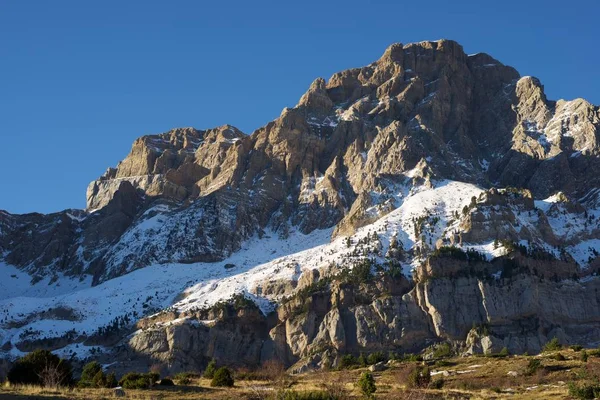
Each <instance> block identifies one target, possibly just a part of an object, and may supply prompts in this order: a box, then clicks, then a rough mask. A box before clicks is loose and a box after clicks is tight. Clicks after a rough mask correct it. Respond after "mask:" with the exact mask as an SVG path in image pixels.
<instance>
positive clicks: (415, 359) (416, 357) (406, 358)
mask: <svg viewBox="0 0 600 400" xmlns="http://www.w3.org/2000/svg"><path fill="white" fill-rule="evenodd" d="M402 361H409V362H420V361H423V357H422V356H420V355H418V354H412V353H407V354H405V355H404V356H402Z"/></svg>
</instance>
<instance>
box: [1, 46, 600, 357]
mask: <svg viewBox="0 0 600 400" xmlns="http://www.w3.org/2000/svg"><path fill="white" fill-rule="evenodd" d="M599 127H600V110H599V108H598V107H596V106H593V105H591V104H589V103H587V102H586V101H585V100H581V99H577V100H573V101H563V100H559V101H556V102H555V101H550V100H548V99H546V96H545V95H544V91H543V86H542V85H541V83H540V82H539V81H538V80H537V79H536V78H532V77H520V76H519V74H518V73H517V71H515V70H514V69H513V68H511V67H508V66H504V65H503V64H501V63H500V62H499V61H497V60H495V59H493V58H492V57H491V56H489V55H486V54H481V53H480V54H475V55H467V54H465V53H464V51H463V49H462V47H461V46H460V45H459V44H458V43H456V42H453V41H448V40H441V41H437V42H420V43H414V44H408V45H401V44H394V45H392V46H390V47H389V48H388V49H387V50H386V51H385V53H384V54H383V56H382V57H381V58H380V59H379V60H377V61H376V62H374V63H372V64H369V65H367V66H365V67H362V68H356V69H351V70H346V71H342V72H340V73H336V74H334V75H333V76H332V77H331V78H330V79H329V80H328V81H325V80H324V79H321V78H319V79H317V80H315V81H314V82H313V84H312V85H311V86H310V88H309V89H308V91H307V92H306V93H305V94H304V95H303V96H302V98H301V99H300V101H299V103H298V105H297V106H296V107H294V108H292V109H288V108H286V109H284V110H283V112H282V114H281V116H280V117H279V118H277V119H276V120H274V121H272V122H270V123H268V124H267V125H265V126H264V127H262V128H259V129H258V130H256V131H255V132H254V133H252V134H251V135H245V134H243V133H242V132H240V131H239V130H237V129H236V128H234V127H232V126H228V125H227V126H223V127H219V128H215V129H209V130H204V131H201V130H196V129H193V128H182V129H174V130H172V131H170V132H167V133H163V134H159V135H149V136H144V137H142V138H140V139H137V140H136V141H135V142H134V144H133V147H132V149H131V152H130V153H129V155H128V156H127V157H126V158H125V159H124V160H123V161H122V162H121V163H119V165H118V166H117V167H116V168H109V169H108V170H107V172H106V173H105V174H104V175H103V176H102V177H100V178H99V179H98V180H96V181H93V182H92V183H91V184H90V186H89V187H88V191H87V204H88V209H87V210H85V211H83V210H66V211H64V212H61V213H56V214H50V215H40V214H27V215H11V214H8V213H5V212H1V213H0V255H1V258H0V260H1V261H2V262H3V263H4V264H3V266H2V270H3V271H4V272H3V274H5V276H6V277H5V279H4V280H3V285H5V288H6V291H5V293H6V295H4V298H2V299H1V300H0V302H1V303H0V304H2V306H1V307H0V308H1V309H3V310H4V319H3V320H2V325H1V326H0V329H1V331H0V334H1V336H2V337H1V341H2V344H4V346H3V347H2V349H3V351H4V352H5V354H6V355H7V356H16V355H19V354H22V352H23V351H28V349H31V348H33V347H36V346H47V347H50V348H52V349H62V350H61V351H63V352H65V351H67V352H68V351H75V350H76V352H78V353H79V355H80V356H86V355H87V354H88V353H87V352H89V351H90V349H92V348H94V349H96V347H97V346H101V347H102V349H103V352H104V353H108V354H112V356H114V355H115V354H117V355H121V356H122V357H124V358H127V357H128V358H130V359H136V357H137V358H140V357H141V358H143V357H150V358H153V359H158V360H160V361H162V362H164V363H166V364H168V365H169V366H171V367H173V368H175V369H177V368H179V369H181V368H185V366H186V365H196V366H197V367H198V368H199V367H201V366H202V364H203V363H204V362H205V360H206V359H208V358H210V357H217V358H221V359H223V360H224V361H226V362H235V361H236V360H239V359H242V360H244V362H248V363H258V362H261V361H264V360H265V359H268V358H271V357H277V358H280V359H282V360H284V362H285V363H286V364H288V365H292V364H294V363H300V364H296V365H297V366H296V367H297V368H304V367H305V366H307V365H311V366H313V367H314V366H317V365H324V364H323V363H325V362H327V363H330V362H337V361H336V360H339V356H340V355H341V354H343V353H344V352H356V351H361V350H362V349H367V350H382V349H388V350H389V348H391V347H394V346H396V347H397V346H400V347H403V348H414V349H419V348H423V347H425V346H426V345H427V344H428V343H431V342H434V341H437V340H451V341H453V343H454V345H455V346H458V347H461V348H462V349H463V351H482V349H483V350H486V349H488V350H489V349H491V348H495V346H496V347H497V346H499V345H502V346H504V345H506V346H508V347H509V348H511V349H512V350H515V351H517V350H518V351H525V350H527V351H536V350H539V348H540V347H541V345H542V344H543V342H544V340H546V339H547V338H548V337H549V336H550V335H559V336H561V338H562V339H563V340H564V341H571V342H576V341H578V342H586V343H587V342H590V340H592V335H591V334H590V332H595V331H596V330H597V329H598V321H600V319H599V318H600V312H599V311H598V308H597V307H596V308H594V307H595V305H597V301H598V300H597V294H596V293H595V288H596V286H597V285H598V282H597V281H596V278H595V275H596V271H597V269H598V264H599V262H598V261H597V260H596V256H597V254H598V243H600V242H599V240H600V230H599V225H598V216H599V211H598V207H599V205H598V193H600V191H599V190H598V188H599V182H598V181H597V179H598V178H597V174H596V173H595V171H597V167H598V164H597V163H598V160H599V150H600V148H599V146H598V140H597V135H598V129H599ZM497 188H506V189H497ZM365 265H366V266H367V267H368V272H369V273H366V275H364V274H363V275H361V276H362V277H363V278H364V279H363V280H364V282H362V283H363V285H361V284H359V282H357V281H356V279H358V278H357V277H356V276H355V274H358V273H359V272H360V271H363V272H364V271H365V270H364V268H365ZM354 270H355V271H358V272H349V271H354ZM371 274H375V276H379V277H381V283H380V284H379V285H378V284H376V283H375V282H373V281H371V279H372V277H371ZM12 275H14V276H15V277H14V278H13V277H12ZM29 276H31V277H32V281H31V285H29V284H24V283H23V281H24V280H28V279H29ZM515 277H519V280H520V282H521V283H520V284H519V287H521V288H522V290H521V291H520V292H518V293H516V292H515V290H518V288H517V289H515V287H514V286H513V285H511V282H513V281H514V280H515ZM11 280H13V281H15V282H17V281H18V285H17V286H13V285H11V283H10V282H11ZM375 281H377V280H375ZM319 282H321V283H319ZM523 282H527V283H526V284H525V283H523ZM90 284H91V285H93V286H90ZM534 287H535V288H536V289H535V290H536V292H535V293H538V295H539V296H540V297H538V298H537V299H536V301H533V302H532V301H530V300H531V298H530V297H528V296H529V294H528V292H527V291H528V290H534V289H533V288H534ZM344 290H346V292H347V295H348V296H349V297H346V298H345V299H346V300H343V299H342V297H343V296H342V297H340V296H341V293H344ZM307 293H308V294H307ZM553 293H559V294H560V295H558V297H557V298H553ZM240 294H241V295H242V297H239V296H238V295H240ZM463 294H464V296H463ZM232 296H233V302H232V303H231V304H230V305H223V304H222V303H220V302H222V301H227V300H228V299H232ZM307 296H308V297H307ZM314 296H317V297H318V299H317V298H315V297H314ZM319 296H320V297H319ZM386 296H388V297H389V299H388V300H385V299H386V298H388V297H386ZM241 298H246V299H249V300H251V301H252V302H251V303H246V302H244V301H242V300H240V299H241ZM585 298H587V300H588V302H587V303H586V302H585V301H583V299H585ZM490 299H494V300H493V303H489V302H490V301H491V300H490ZM519 299H520V300H519ZM303 301H307V302H308V303H303V305H302V304H299V302H300V303H302V302H303ZM515 301H521V302H522V303H521V304H523V303H526V304H530V305H531V308H530V309H528V310H529V311H528V312H527V313H524V312H522V310H520V309H519V307H515V304H514V302H515ZM240 302H241V303H240ZM561 302H562V303H561ZM569 302H571V303H569ZM252 304H256V305H258V308H257V309H253V305H252ZM444 304H456V305H458V306H457V307H453V308H452V309H449V308H448V307H447V306H445V305H444ZM546 304H548V306H547V307H550V309H552V310H553V312H552V313H548V312H546V311H548V310H545V307H546ZM552 304H554V305H552ZM223 307H224V308H223ZM228 307H229V308H228ZM231 307H234V308H233V309H232V308H231ZM298 307H300V309H303V310H304V311H305V313H304V314H303V315H297V314H296V311H290V310H295V309H296V308H298ZM571 307H577V309H578V310H579V311H580V313H579V314H578V313H575V314H574V315H575V316H574V317H570V316H569V315H570V313H571V314H572V313H573V312H572V310H571V309H570V308H571ZM524 309H527V307H524ZM160 310H166V311H163V312H160V313H158V314H156V315H154V316H151V317H150V318H142V317H145V316H150V315H153V314H154V313H157V312H159V311H160ZM244 310H245V311H244ZM274 310H276V313H273V311H274ZM373 313H375V314H373ZM536 313H537V314H538V315H539V316H538V317H537V319H535V318H533V317H532V315H534V314H536ZM274 315H276V317H275V316H274ZM378 320H381V321H382V322H381V324H379V325H378V323H375V322H373V321H378ZM136 321H137V322H136ZM136 323H137V327H138V328H140V327H143V329H142V328H140V329H141V330H136V328H135V326H134V324H136ZM170 324H171V325H170ZM372 324H374V325H373V326H371V325H372ZM483 324H485V325H492V326H494V325H495V326H496V331H495V332H492V333H495V334H496V336H494V335H493V334H492V335H490V337H489V338H487V339H484V338H481V337H479V336H477V335H478V333H477V332H478V331H477V330H475V331H473V330H472V329H471V328H472V327H473V326H474V325H483ZM247 326H251V327H252V329H251V331H255V332H256V336H252V335H250V336H248V334H247V332H246V331H245V330H244V327H247ZM368 326H371V328H368ZM369 329H373V330H372V331H369ZM168 332H170V333H168ZM174 332H175V333H174ZM176 332H179V333H177V335H181V338H179V339H173V335H175V334H176ZM181 332H184V333H181ZM167 333H168V334H167ZM488 333H489V331H488ZM130 334H131V335H133V336H128V335H130ZM218 334H221V335H223V334H225V335H226V336H227V338H229V339H228V340H229V342H227V343H229V344H225V343H222V342H219V340H221V339H219V338H217V336H218ZM164 335H167V336H166V337H165V336H164ZM190 335H192V336H193V338H194V339H193V341H194V343H196V345H197V346H200V347H197V348H194V349H193V352H192V353H191V354H194V355H193V356H191V358H190V355H189V354H190V351H191V350H190V349H188V350H189V351H180V349H179V347H178V346H181V345H183V343H187V342H189V341H190V340H192V339H191V337H192V336H190ZM156 340H159V341H161V342H160V343H162V344H160V345H159V344H157V343H155V341H156ZM73 343H79V344H80V345H77V344H73ZM153 343H154V344H153ZM208 343H211V344H210V345H209V344H208ZM234 343H235V345H233V344H234ZM230 345H231V348H229V350H224V348H228V346H230ZM223 346H224V347H223ZM242 347H244V348H245V349H246V350H243V351H244V352H246V351H249V352H250V353H244V356H243V357H241V358H238V357H240V354H239V353H238V352H237V351H242ZM317 348H326V349H327V352H326V353H325V354H326V357H325V356H323V358H318V357H317V358H315V357H316V356H315V352H317V353H318V351H316V350H315V349H317ZM157 349H158V350H157ZM177 349H179V350H177ZM235 349H238V350H235ZM94 351H95V350H94ZM132 352H133V353H132ZM132 354H134V355H135V356H136V357H132ZM112 356H111V357H112ZM325 358H326V359H327V360H325ZM186 363H187V364H186ZM302 363H306V364H302Z"/></svg>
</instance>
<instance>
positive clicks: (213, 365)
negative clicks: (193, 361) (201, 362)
mask: <svg viewBox="0 0 600 400" xmlns="http://www.w3.org/2000/svg"><path fill="white" fill-rule="evenodd" d="M215 372H217V362H216V361H215V359H214V358H213V359H212V360H210V362H209V363H208V365H207V366H206V369H205V370H204V374H203V376H204V377H205V378H207V379H212V378H213V377H214V376H215Z"/></svg>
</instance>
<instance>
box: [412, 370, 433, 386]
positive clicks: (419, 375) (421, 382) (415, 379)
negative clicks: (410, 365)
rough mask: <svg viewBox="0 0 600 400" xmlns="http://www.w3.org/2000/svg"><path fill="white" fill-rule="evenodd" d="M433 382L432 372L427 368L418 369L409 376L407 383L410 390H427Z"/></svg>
mask: <svg viewBox="0 0 600 400" xmlns="http://www.w3.org/2000/svg"><path fill="white" fill-rule="evenodd" d="M430 382H431V372H430V371H429V368H427V367H416V368H415V369H414V370H412V371H411V373H410V374H408V381H407V382H406V384H407V386H408V387H409V388H426V387H427V386H429V383H430Z"/></svg>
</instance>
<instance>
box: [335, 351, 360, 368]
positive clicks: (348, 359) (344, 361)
mask: <svg viewBox="0 0 600 400" xmlns="http://www.w3.org/2000/svg"><path fill="white" fill-rule="evenodd" d="M356 364H358V361H357V360H356V357H354V356H353V355H352V354H344V355H343V356H342V358H341V359H340V365H339V368H340V369H345V368H351V367H353V366H355V365H356Z"/></svg>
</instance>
